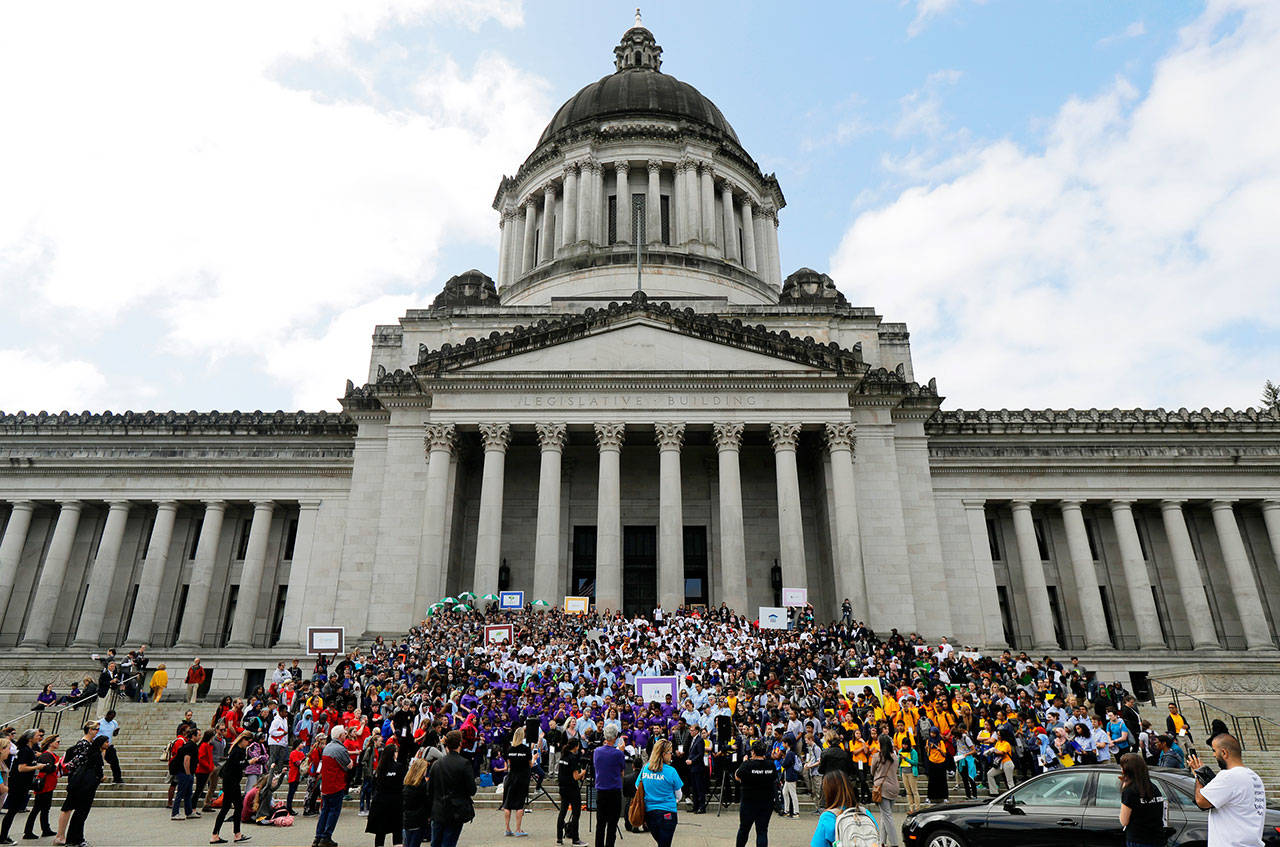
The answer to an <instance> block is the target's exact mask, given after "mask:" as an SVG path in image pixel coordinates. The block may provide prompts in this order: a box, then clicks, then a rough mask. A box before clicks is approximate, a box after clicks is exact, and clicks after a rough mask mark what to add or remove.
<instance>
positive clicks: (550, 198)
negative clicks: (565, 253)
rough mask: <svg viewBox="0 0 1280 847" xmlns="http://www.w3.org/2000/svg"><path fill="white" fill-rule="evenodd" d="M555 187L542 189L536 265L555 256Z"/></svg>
mask: <svg viewBox="0 0 1280 847" xmlns="http://www.w3.org/2000/svg"><path fill="white" fill-rule="evenodd" d="M555 220H556V187H555V186H554V185H552V184H548V185H547V187H546V188H543V189H542V238H541V247H540V249H539V250H538V252H539V253H540V254H541V255H540V256H538V263H539V264H541V263H542V262H550V261H551V260H552V259H554V258H555V255H556V229H555Z"/></svg>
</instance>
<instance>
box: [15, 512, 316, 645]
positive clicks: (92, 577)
mask: <svg viewBox="0 0 1280 847" xmlns="http://www.w3.org/2000/svg"><path fill="white" fill-rule="evenodd" d="M139 505H141V504H138V503H134V502H131V501H129V500H111V501H108V502H107V517H106V522H105V524H104V526H103V530H102V537H101V540H100V541H99V544H98V551H97V554H96V555H95V557H94V559H93V561H92V562H91V563H90V566H89V571H88V577H87V582H88V591H87V592H86V594H85V599H84V604H83V608H82V610H81V613H80V617H79V620H78V621H77V622H76V626H75V634H74V637H73V640H72V645H73V646H76V647H97V646H99V644H100V642H101V638H102V630H103V623H104V620H105V616H106V609H107V603H108V597H109V595H110V592H111V589H112V586H113V585H114V584H115V583H116V582H117V580H119V579H125V578H128V576H129V574H128V572H127V570H122V568H121V548H122V544H123V541H124V534H125V524H126V523H127V522H128V519H129V515H130V512H131V511H132V510H133V509H134V508H135V507H137V506H139ZM298 505H299V516H298V529H297V535H296V539H295V544H294V566H293V568H292V570H291V576H290V582H291V583H292V584H293V585H295V586H296V589H295V591H293V592H291V593H290V594H289V595H288V596H287V597H286V601H285V629H284V631H285V632H287V633H291V634H296V632H299V631H301V624H302V604H303V602H304V598H303V595H304V590H303V589H304V587H305V584H306V577H307V573H306V571H307V567H308V563H309V559H310V555H309V553H310V546H309V544H310V538H311V535H312V533H313V532H314V530H315V525H316V515H317V511H318V509H319V506H320V502H319V501H318V500H316V501H300V502H299V504H298ZM179 506H180V504H179V502H178V501H177V500H160V501H156V502H155V508H156V517H155V523H154V524H153V526H152V529H151V536H150V539H149V540H148V542H147V548H146V551H145V553H144V556H143V563H142V572H141V574H140V577H139V580H138V592H137V596H136V598H135V600H134V606H133V615H132V618H131V619H130V623H129V629H128V632H127V633H126V634H125V637H124V641H125V642H128V643H135V644H139V643H146V642H149V641H150V640H151V635H152V632H153V631H154V628H155V624H156V617H157V614H158V612H159V610H160V590H161V585H162V583H163V581H164V574H165V571H166V570H167V569H168V567H169V566H170V564H171V559H170V556H169V549H170V546H171V542H172V540H173V530H174V524H175V522H176V518H177V513H178V509H179ZM35 507H36V504H35V503H34V502H33V501H30V500H19V501H17V502H14V503H13V504H12V511H11V513H10V516H9V521H8V523H7V525H6V526H5V531H4V535H3V537H2V538H0V619H3V618H4V616H5V614H6V613H7V611H8V606H9V602H10V599H11V596H12V594H13V587H14V583H15V581H16V577H17V572H18V567H19V565H20V564H21V557H22V551H23V549H24V548H25V547H26V544H27V535H28V531H29V529H30V526H31V516H32V514H33V513H34V511H35ZM203 507H204V512H203V522H202V524H201V528H200V537H199V539H198V540H197V542H196V556H195V561H194V562H193V563H192V568H191V575H190V582H189V585H188V589H187V601H186V607H185V610H184V612H183V615H182V623H181V626H180V629H179V633H178V640H177V646H179V647H188V648H195V647H198V646H200V643H201V641H202V640H203V637H204V629H205V623H206V614H207V611H208V606H209V596H210V594H211V592H212V587H213V574H214V570H215V567H216V564H217V561H218V545H219V541H220V539H221V537H222V526H223V519H224V517H225V515H226V510H227V502H226V501H224V500H216V499H215V500H206V501H204V502H203ZM83 509H84V503H83V502H82V501H80V500H60V501H58V517H57V519H56V522H55V524H54V529H53V537H52V539H51V540H50V543H49V548H48V551H47V552H46V554H45V558H44V568H43V570H41V572H40V579H39V582H38V583H37V585H36V590H35V596H34V597H33V598H32V600H31V606H30V610H29V612H28V614H27V624H26V627H25V629H24V631H23V633H22V636H21V639H20V641H19V646H23V647H46V646H48V644H49V635H50V632H51V628H52V625H53V621H54V620H55V615H56V611H57V605H58V601H59V599H60V597H61V596H62V593H63V590H64V587H65V583H66V576H67V568H68V565H69V563H70V559H71V552H72V547H73V545H74V542H75V537H76V531H77V530H78V528H79V524H80V516H81V513H82V512H83ZM275 509H276V504H275V502H274V501H272V500H257V501H254V503H253V519H252V521H251V522H250V527H249V539H248V545H247V552H246V553H245V558H244V564H243V568H242V570H241V575H240V589H239V595H238V599H237V602H236V610H235V615H234V617H233V620H232V625H231V633H230V640H229V642H228V645H227V646H229V647H241V648H247V647H250V646H251V645H252V639H253V629H254V624H255V623H256V620H257V609H258V604H259V601H260V600H261V597H262V591H263V589H264V585H263V576H264V573H265V571H266V559H267V542H268V539H269V536H270V529H271V521H272V517H273V516H274V513H275ZM302 543H305V544H306V545H308V546H307V547H306V552H305V554H304V555H299V544H302ZM291 623H292V626H291Z"/></svg>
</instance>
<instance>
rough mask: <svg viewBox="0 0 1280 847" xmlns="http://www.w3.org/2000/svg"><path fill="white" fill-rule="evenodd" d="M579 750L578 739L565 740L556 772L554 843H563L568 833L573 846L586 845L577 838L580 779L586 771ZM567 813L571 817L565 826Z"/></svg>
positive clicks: (580, 815) (580, 805)
mask: <svg viewBox="0 0 1280 847" xmlns="http://www.w3.org/2000/svg"><path fill="white" fill-rule="evenodd" d="M580 750H581V744H580V743H579V742H578V739H576V738H570V739H569V740H568V741H566V742H565V745H564V753H563V754H562V755H561V756H560V768H559V773H558V774H557V777H558V779H559V781H560V815H559V816H558V817H557V818H556V843H557V844H563V843H564V837H565V835H568V836H569V838H571V839H572V840H573V844H574V847H586V844H585V842H583V841H582V840H581V839H580V838H578V819H579V818H581V817H582V788H581V780H582V777H583V776H585V775H586V772H587V771H586V764H585V763H584V762H583V760H582V756H581V755H580ZM569 814H571V815H572V817H570V818H569V821H568V825H567V826H566V824H565V815H569Z"/></svg>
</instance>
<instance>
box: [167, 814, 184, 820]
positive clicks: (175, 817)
mask: <svg viewBox="0 0 1280 847" xmlns="http://www.w3.org/2000/svg"><path fill="white" fill-rule="evenodd" d="M169 820H171V821H185V820H186V818H185V817H183V816H182V815H171V816H170V817H169Z"/></svg>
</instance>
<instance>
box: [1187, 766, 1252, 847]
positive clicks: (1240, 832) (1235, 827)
mask: <svg viewBox="0 0 1280 847" xmlns="http://www.w3.org/2000/svg"><path fill="white" fill-rule="evenodd" d="M1200 793H1201V794H1203V795H1204V798H1205V799H1206V800H1208V801H1209V802H1210V803H1212V804H1213V808H1212V809H1210V810H1209V847H1262V826H1263V822H1264V820H1265V818H1266V814H1267V792H1266V789H1265V788H1264V787H1263V785H1262V778H1261V777H1259V776H1258V775H1257V774H1256V773H1254V772H1253V771H1251V770H1250V769H1249V768H1246V767H1244V766H1241V767H1238V768H1229V769H1227V770H1225V771H1219V772H1218V773H1217V774H1216V775H1214V777H1213V779H1212V780H1211V781H1210V782H1209V784H1208V785H1204V786H1201V788H1200Z"/></svg>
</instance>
